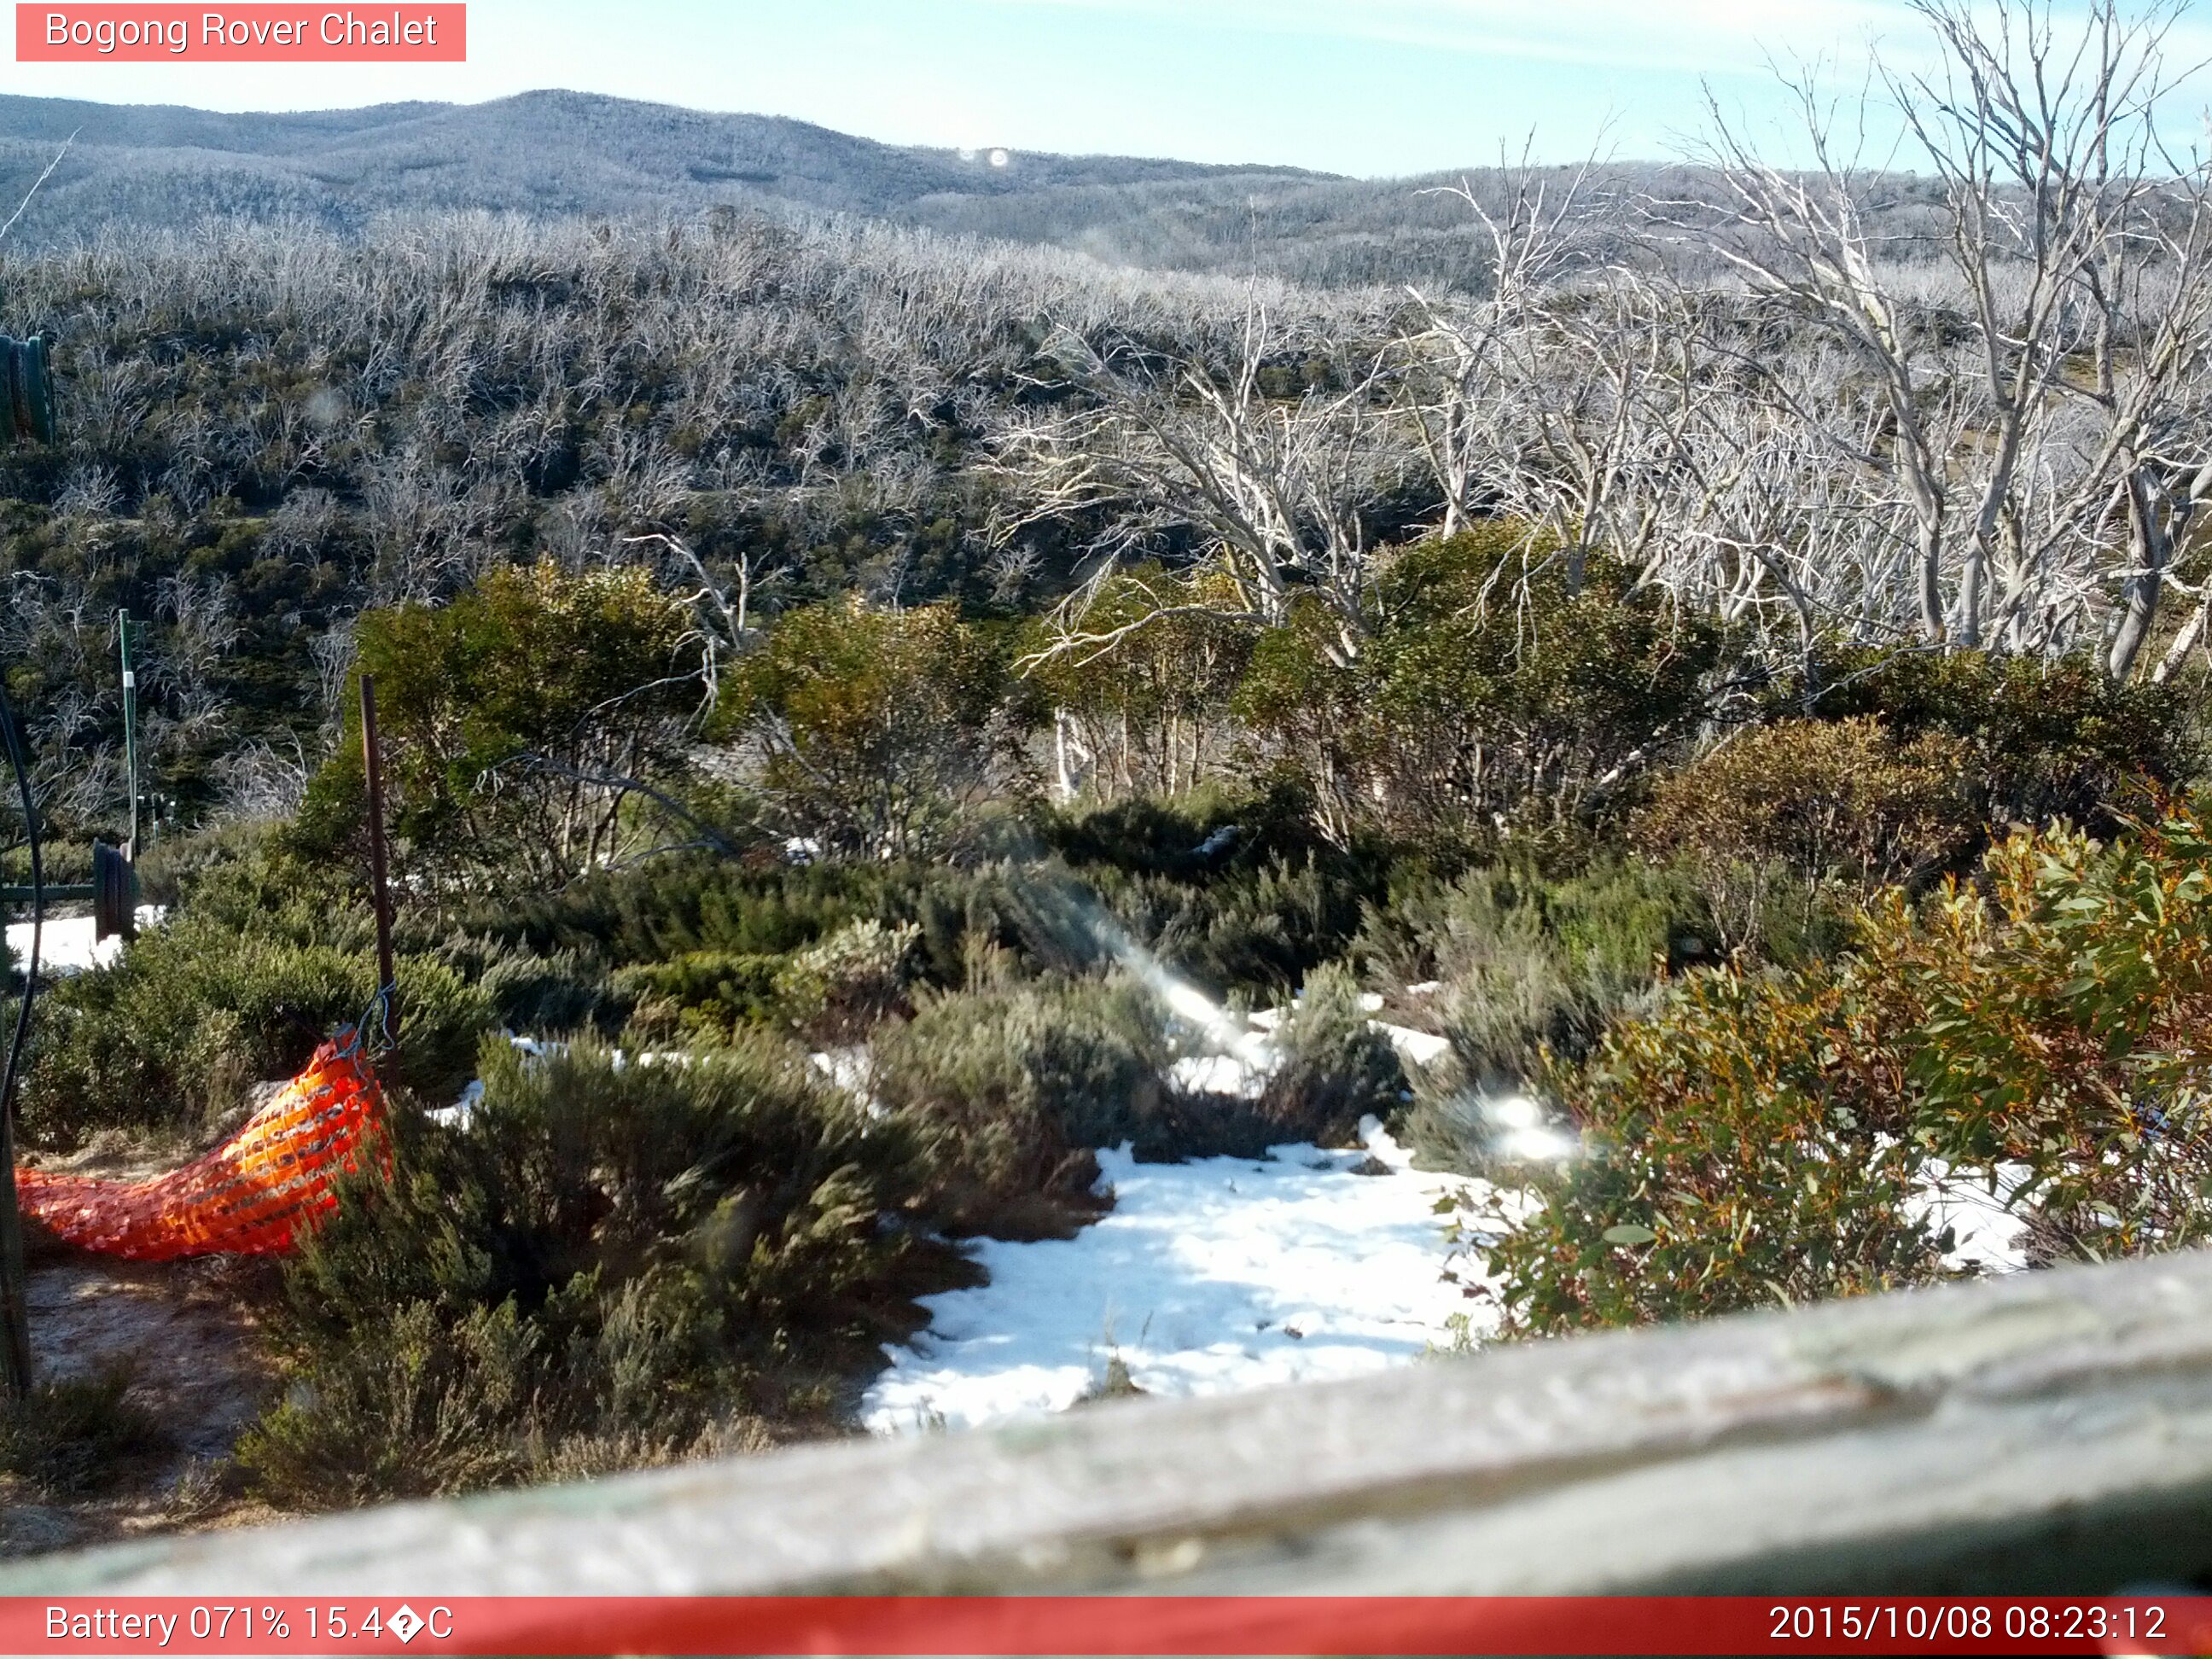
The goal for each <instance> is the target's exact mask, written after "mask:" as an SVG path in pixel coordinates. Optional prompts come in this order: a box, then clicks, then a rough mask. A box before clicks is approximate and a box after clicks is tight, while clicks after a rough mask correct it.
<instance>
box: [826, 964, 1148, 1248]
mask: <svg viewBox="0 0 2212 1659" xmlns="http://www.w3.org/2000/svg"><path fill="white" fill-rule="evenodd" d="M1175 1054H1176V1047H1175V1043H1174V1041H1173V1037H1172V1036H1171V1034H1170V1030H1169V1026H1168V1022H1167V1018H1166V1015H1165V1013H1164V1011H1163V1010H1162V1009H1161V1008H1160V1006H1158V1003H1157V1002H1156V1001H1155V1000H1153V998H1152V995H1151V994H1150V993H1148V992H1147V991H1146V990H1145V989H1144V988H1143V987H1141V986H1139V985H1137V984H1136V983H1134V982H1133V981H1127V980H1115V981H1073V982H1068V983H1060V984H1050V983H1047V984H1036V985H1012V986H1003V987H991V988H986V989H982V990H979V991H977V992H975V993H974V994H960V995H951V994H939V995H936V996H930V997H925V998H923V999H921V1002H920V1004H919V1006H917V1008H916V1009H915V1017H914V1018H912V1019H911V1020H909V1021H907V1022H906V1023H904V1024H899V1025H896V1026H892V1027H890V1028H888V1029H886V1030H882V1031H879V1032H878V1034H877V1037H876V1041H875V1043H874V1047H873V1051H872V1058H871V1061H870V1067H869V1082H868V1087H869V1088H870V1090H871V1091H872V1092H873V1093H874V1095H875V1096H876V1097H877V1098H878V1100H880V1101H881V1102H882V1103H883V1104H884V1106H885V1107H886V1108H887V1109H889V1111H890V1114H891V1117H892V1120H893V1121H895V1122H897V1123H900V1124H902V1125H903V1126H905V1127H908V1129H909V1130H910V1131H911V1132H912V1133H915V1134H916V1135H917V1136H919V1137H920V1138H921V1140H922V1141H923V1143H924V1144H925V1145H927V1146H928V1147H929V1148H930V1149H931V1152H932V1154H933V1158H932V1162H933V1171H932V1176H931V1180H932V1186H931V1188H930V1191H929V1193H928V1194H927V1198H926V1200H925V1206H926V1208H927V1210H928V1212H930V1213H931V1214H933V1216H935V1217H937V1218H939V1220H940V1221H941V1222H942V1224H943V1225H945V1226H947V1227H949V1228H951V1229H952V1230H953V1231H958V1232H969V1233H987V1234H991V1235H994V1236H995V1237H1008V1238H1024V1237H1053V1236H1056V1235H1062V1234H1065V1233H1067V1232H1070V1231H1073V1228H1074V1226H1075V1225H1080V1223H1081V1222H1082V1221H1084V1220H1087V1219H1089V1218H1091V1216H1092V1215H1093V1214H1095V1213H1096V1211H1097V1203H1096V1201H1095V1200H1093V1199H1092V1197H1091V1188H1092V1186H1093V1184H1094V1183H1095V1182H1097V1178H1098V1164H1097V1159H1096V1158H1094V1157H1093V1156H1092V1152H1093V1150H1094V1149H1095V1148H1097V1147H1099V1146H1114V1145H1116V1144H1118V1143H1120V1142H1121V1141H1123V1140H1132V1141H1134V1142H1136V1143H1138V1145H1139V1147H1140V1148H1141V1149H1143V1150H1146V1151H1154V1150H1156V1149H1158V1148H1160V1147H1162V1146H1164V1145H1165V1144H1167V1143H1168V1142H1169V1141H1170V1139H1172V1135H1173V1127H1172V1126H1173V1123H1174V1120H1175V1115H1176V1102H1175V1101H1174V1099H1173V1096H1172V1091H1171V1090H1170V1085H1168V1082H1167V1080H1166V1075H1165V1073H1166V1071H1167V1067H1168V1066H1169V1064H1170V1062H1171V1061H1172V1060H1173V1059H1174V1057H1175Z"/></svg>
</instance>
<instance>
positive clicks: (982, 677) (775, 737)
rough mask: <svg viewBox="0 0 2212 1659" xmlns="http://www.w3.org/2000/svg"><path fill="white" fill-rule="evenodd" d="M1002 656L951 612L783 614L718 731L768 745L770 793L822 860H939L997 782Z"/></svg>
mask: <svg viewBox="0 0 2212 1659" xmlns="http://www.w3.org/2000/svg"><path fill="white" fill-rule="evenodd" d="M1005 690H1006V664H1005V659H1004V652H1003V646H1002V642H1001V641H998V640H996V639H994V637H992V636H991V635H987V634H986V632H985V631H984V630H982V629H980V628H978V627H977V626H976V625H975V624H972V623H965V622H963V621H962V620H961V619H960V617H959V615H958V613H957V611H955V610H954V609H953V608H952V607H951V606H950V605H922V606H919V607H917V608H915V609H914V610H910V611H878V610H873V609H871V608H869V607H867V606H865V605H861V604H860V603H858V602H857V601H855V602H854V603H851V604H843V605H835V604H833V605H814V606H810V607H806V608H805V609H801V610H798V611H789V612H787V613H786V614H785V615H784V616H783V617H781V618H780V619H779V620H778V621H777V623H776V624H775V627H774V628H773V629H770V630H769V636H768V639H767V641H766V642H765V643H764V644H763V645H762V646H761V647H760V648H759V649H757V651H755V652H754V653H752V654H751V655H750V657H748V658H746V659H744V663H743V664H742V665H741V666H740V668H739V669H738V671H737V672H735V673H733V674H732V676H731V677H730V678H729V680H728V681H727V683H726V685H725V688H724V692H723V702H722V706H721V708H720V712H719V715H718V720H719V722H720V726H721V728H722V729H723V730H725V731H726V732H730V733H732V735H735V736H738V737H741V738H744V739H745V740H746V741H748V742H750V743H751V744H757V745H758V747H759V749H760V750H761V751H762V753H763V756H764V762H763V767H762V772H761V785H762V788H763V791H764V793H766V794H767V795H768V797H769V799H771V800H772V801H774V802H775V803H776V804H777V805H778V806H779V807H780V808H781V811H782V813H783V815H784V817H785V818H786V820H787V823H788V825H789V827H790V829H792V831H793V833H794V834H796V835H799V836H805V837H807V838H810V839H811V840H813V841H815V842H818V843H820V847H821V848H822V850H823V851H825V852H829V853H832V854H839V855H844V856H853V857H863V858H900V857H904V856H907V855H908V854H914V853H918V852H926V851H930V850H933V849H934V848H938V847H939V846H940V845H941V844H942V843H943V842H944V840H945V836H946V835H947V834H948V832H949V829H950V825H951V819H952V817H953V816H954V814H955V812H956V811H957V809H958V808H959V807H960V806H962V805H966V804H970V803H972V802H974V801H975V800H976V799H980V797H981V793H982V792H983V791H984V789H985V788H986V787H987V785H988V784H989V783H991V782H992V781H993V775H992V763H993V761H994V758H996V757H997V756H998V755H999V753H1000V750H1001V749H1002V747H1003V742H1002V739H1003V736H1004V734H1003V732H1001V731H1000V728H999V725H998V716H999V714H1000V704H1001V700H1002V698H1003V696H1004V695H1005Z"/></svg>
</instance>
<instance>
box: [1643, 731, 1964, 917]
mask: <svg viewBox="0 0 2212 1659" xmlns="http://www.w3.org/2000/svg"><path fill="white" fill-rule="evenodd" d="M1969 764H1970V756H1969V753H1968V750H1967V745H1966V743H1965V742H1964V741H1963V740H1962V739H1960V738H1956V737H1954V736H1952V735H1951V734H1950V733H1948V732H1940V731H1937V732H1923V733H1921V734H1920V735H1919V736H1917V737H1915V738H1911V739H1910V740H1909V741H1905V742H1902V743H1900V742H1899V741H1898V740H1897V739H1896V738H1895V736H1894V734H1893V733H1892V732H1890V730H1889V729H1888V728H1887V726H1884V725H1883V724H1882V723H1881V721H1880V720H1874V719H1871V718H1865V717H1861V718H1854V719H1850V720H1784V721H1779V722H1778V723H1776V724H1774V725H1771V726H1756V727H1753V728H1752V729H1750V730H1748V731H1746V732H1739V733H1738V734H1737V735H1735V737H1733V738H1730V739H1729V741H1728V742H1726V743H1725V744H1722V745H1721V746H1720V747H1719V748H1717V749H1714V750H1710V751H1708V752H1707V753H1706V754H1705V755H1703V756H1700V757H1699V758H1698V759H1697V760H1696V761H1694V762H1692V763H1691V764H1690V765H1688V766H1686V767H1684V768H1683V769H1681V770H1680V771H1678V772H1675V773H1674V774H1672V775H1669V776H1667V777H1664V778H1662V779H1660V780H1659V781H1657V782H1656V784H1655V785H1654V786H1653V787H1652V789H1651V794H1650V799H1649V801H1648V802H1647V803H1646V804H1645V805H1644V808H1643V810H1642V811H1640V812H1638V815H1637V817H1636V820H1635V823H1634V824H1633V835H1634V838H1635V840H1636V842H1638V845H1639V846H1641V847H1642V848H1644V850H1645V851H1647V852H1649V853H1650V854H1653V855H1654V856H1656V857H1659V858H1662V859H1672V860H1680V862H1681V863H1682V864H1684V865H1685V866H1686V867H1687V868H1689V869H1690V870H1692V871H1693V872H1696V874H1697V876H1698V878H1699V886H1700V888H1701V889H1702V890H1703V891H1704V893H1705V897H1706V900H1707V902H1708V904H1709V905H1710V907H1711V913H1712V915H1713V918H1714V920H1715V922H1716V924H1717V927H1719V930H1720V933H1721V937H1722V939H1723V943H1725V944H1727V945H1729V946H1730V947H1731V948H1736V949H1741V948H1756V947H1757V946H1759V945H1760V944H1761V943H1762V942H1763V939H1764V930H1765V925H1766V923H1767V921H1769V919H1770V916H1771V914H1772V912H1773V911H1774V910H1775V909H1776V908H1777V905H1776V900H1777V897H1778V895H1779V894H1781V893H1784V892H1788V891H1789V890H1791V889H1792V888H1794V889H1795V890H1796V893H1797V894H1798V895H1802V898H1803V901H1804V902H1805V904H1806V906H1807V907H1808V908H1807V909H1806V911H1805V913H1804V914H1803V915H1800V916H1798V917H1796V918H1795V919H1794V920H1795V921H1796V924H1797V927H1798V928H1799V929H1800V930H1803V929H1808V928H1810V927H1814V925H1815V922H1816V919H1817V914H1818V908H1819V904H1820V890H1821V889H1822V887H1823V886H1825V885H1827V884H1838V885H1841V886H1844V887H1845V888H1848V889H1850V890H1853V891H1855V892H1857V894H1860V895H1862V896H1863V895H1864V894H1865V893H1867V892H1869V891H1871V890H1873V889H1874V888H1875V887H1876V886H1879V885H1881V884H1883V883H1887V882H1902V881H1906V880H1908V879H1912V878H1920V877H1924V876H1927V875H1929V874H1932V873H1933V872H1935V871H1936V870H1937V869H1938V868H1940V867H1941V866H1942V865H1943V864H1944V863H1945V862H1946V861H1947V860H1949V859H1950V858H1951V857H1953V856H1954V854H1956V853H1957V852H1958V851H1959V849H1960V848H1963V847H1965V846H1966V845H1967V844H1968V843H1969V842H1971V841H1972V839H1973V836H1974V832H1975V829H1976V828H1977V826H1976V825H1975V824H1974V823H1972V822H1971V821H1970V820H1969V818H1968V817H1967V806H1966V794H1967V791H1966V775H1967V772H1968V769H1969ZM1793 877H1794V878H1796V879H1795V880H1794V881H1793V880H1792V879H1791V878H1793Z"/></svg>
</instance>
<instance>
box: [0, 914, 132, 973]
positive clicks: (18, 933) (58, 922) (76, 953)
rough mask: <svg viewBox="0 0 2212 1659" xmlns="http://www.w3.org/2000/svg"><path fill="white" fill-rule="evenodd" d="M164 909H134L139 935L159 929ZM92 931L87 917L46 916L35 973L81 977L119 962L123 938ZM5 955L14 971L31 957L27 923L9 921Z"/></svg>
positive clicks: (29, 927) (29, 931) (121, 954)
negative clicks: (106, 936) (80, 975)
mask: <svg viewBox="0 0 2212 1659" xmlns="http://www.w3.org/2000/svg"><path fill="white" fill-rule="evenodd" d="M166 915H168V911H167V908H165V907H164V906H161V905H159V904H142V905H140V906H139V907H138V927H139V930H140V931H141V932H143V931H144V930H146V929H147V928H149V927H159V926H161V919H162V918H163V917H164V916H166ZM95 932H96V930H95V929H94V926H93V919H92V918H91V917H90V916H48V917H47V918H46V926H45V927H44V929H43V930H42V932H41V933H40V938H39V973H40V975H41V976H42V977H43V976H44V975H49V974H82V973H87V972H89V971H90V970H91V969H95V968H112V967H113V966H114V965H115V964H116V963H118V962H120V961H121V960H122V959H123V947H124V943H125V941H124V939H123V938H122V936H121V935H120V934H112V935H110V936H109V937H108V938H106V939H95V938H94V933H95ZM8 954H9V959H10V960H11V961H13V962H14V963H15V966H16V967H17V968H18V969H21V966H22V965H23V963H24V962H25V961H26V960H27V959H28V957H29V956H30V954H31V924H30V923H29V922H27V921H11V922H9V924H8Z"/></svg>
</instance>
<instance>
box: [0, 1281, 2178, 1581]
mask: <svg viewBox="0 0 2212 1659" xmlns="http://www.w3.org/2000/svg"><path fill="white" fill-rule="evenodd" d="M2208 1568H2212V1255H2203V1254H2191V1255H2179V1256H2171V1257H2166V1258H2162V1259H2158V1260H2153V1261H2139V1262H2130V1263H2125V1264H2122V1265H2118V1266H2114V1267H2098V1268H2075V1269H2068V1270H2064V1271H2060V1272H2054V1273H2033V1274H2026V1275H2021V1276H2019V1277H2016V1278H2012V1279H2006V1280H2003V1281H2001V1282H1996V1283H1989V1284H1980V1285H1965V1286H1957V1287H1951V1288H1946V1289H1942V1290H1936V1291H1923V1292H1917V1293H1913V1294H1909V1295H1901V1296H1893V1297H1878V1298H1871V1299H1868V1300H1864V1301H1860V1302H1856V1303H1848V1304H1837V1305H1832V1306H1826V1307H1820V1308H1814V1309H1810V1310H1805V1311H1802V1312H1798V1313H1791V1314H1765V1315H1756V1316H1747V1317H1744V1318H1739V1319H1730V1320H1724V1321H1717V1322H1712V1323H1709V1324H1705V1325H1701V1326H1692V1327H1686V1328H1675V1329H1667V1330H1659V1331H1650V1332H1642V1333H1634V1334H1620V1335H1605V1336H1596V1337H1589V1338H1584V1339H1579V1340H1568V1341H1559V1342H1542V1343H1532V1344H1526V1345H1520V1346H1508V1347H1504V1348H1500V1349H1497V1350H1494V1351H1492V1352H1486V1353H1482V1354H1479V1355H1476V1356H1474V1357H1473V1358H1466V1359H1452V1360H1440V1361H1437V1362H1435V1363H1432V1364H1421V1365H1417V1366H1414V1367H1412V1368H1410V1369H1407V1370H1399V1371H1395V1372H1392V1373H1390V1374H1388V1375H1385V1376H1376V1377H1373V1378H1370V1379H1365V1380H1363V1381H1358V1382H1353V1383H1337V1384H1328V1385H1316V1386H1311V1387H1306V1388H1294V1389H1279V1390H1276V1391H1273V1392H1269V1393H1265V1394H1258V1395H1244V1396H1242V1397H1237V1398H1229V1399H1216V1400H1204V1401H1127V1402H1117V1403H1115V1404H1110V1405H1102V1406H1099V1407H1091V1408H1087V1409H1085V1410H1081V1411H1079V1412H1076V1413H1071V1414H1069V1415H1067V1416H1065V1417H1062V1418H1059V1419H1054V1420H1051V1421H1048V1422H1042V1423H1035V1424H1027V1425H1021V1426H1016V1427H1006V1428H1001V1429H997V1430H993V1431H977V1432H973V1433H968V1434H963V1435H951V1436H935V1437H918V1438H914V1439H908V1440H902V1441H895V1442H850V1443H838V1444H832V1445H826V1446H814V1447H807V1448H803V1449H797V1450H793V1451H789V1452H785V1453H781V1454H777V1455H769V1456H762V1457H752V1458H745V1459H739V1460H735V1461H732V1462H717V1463H708V1464H695V1465H690V1466H685V1467H681V1468H672V1469H666V1470H659V1471H655V1472H652V1473H648V1474H637V1475H630V1476H625V1477H623V1478H620V1479H615V1480H601V1481H597V1482H592V1483H588V1484H585V1485H580V1486H565V1487H556V1488H549V1489H541V1490H537V1491H531V1492H510V1493H502V1494H499V1495H495V1496H490V1497H484V1498H471V1499H466V1500H461V1501H457V1502H451V1503H438V1504H406V1505H399V1506H395V1507H392V1508H390V1509H385V1510H374V1511H370V1512H367V1513H362V1514H357V1515H349V1516H337V1517H333V1518H330V1519H325V1520H319V1521H313V1522H302V1523H299V1524H296V1525H290V1526H281V1527H271V1528H262V1529H258V1530H253V1531H239V1532H227V1533H216V1534H200V1535H196V1536H187V1537H178V1538H167V1539H161V1540H154V1541H144V1542H140V1543H135V1544H130V1545H124V1546H118V1547H108V1548H104V1549H99V1550H93V1551H88V1552H85V1553H77V1554H70V1555H57V1556H50V1557H46V1558H42V1559H33V1560H29V1561H25V1562H19V1563H16V1564H14V1565H10V1566H9V1567H7V1568H6V1569H4V1570H0V1593H7V1594H33V1593H53V1594H58V1593H67V1592H79V1593H82V1592H89V1591H95V1590H97V1591H100V1592H104V1593H110V1594H114V1593H136V1594H161V1593H207V1592H217V1591H221V1592H229V1593H237V1592H240V1591H244V1590H253V1591H261V1592H276V1591H283V1592H287V1593H298V1594H316V1595H319V1594H322V1593H325V1592H331V1593H337V1592H346V1593H350V1594H356V1595H366V1594H392V1593H405V1594H409V1595H453V1594H464V1593H475V1594H527V1593H560V1594H569V1595H577V1594H608V1595H619V1594H652V1593H659V1592H671V1591H673V1592H691V1593H718V1594H747V1593H750V1594H769V1593H787V1592H799V1591H836V1590H863V1589H865V1590H878V1591H926V1592H943V1591H970V1590H999V1589H1024V1590H1042V1589H1060V1590H1076V1589H1123V1588H1134V1587H1139V1586H1142V1587H1145V1588H1148V1589H1155V1590H1164V1589H1188V1590H1193V1591H1196V1590H1201V1589H1203V1590H1226V1591H1265V1590H1292V1591H1300V1592H1311V1591H1328V1590H1343V1591H1358V1592H1370V1593H1391V1592H1399V1591H1423V1592H1428V1593H1431V1594H1442V1593H1457V1592H1470V1593H1483V1592H1488V1593H1499V1592H1522V1593H1529V1592H1535V1593H1544V1592H1589V1591H1626V1590H1654V1591H1682V1590H1692V1591H1704V1590H1741V1591H1755V1592H1766V1591H1802V1592H1814V1591H1820V1590H1833V1591H1839V1592H1840V1591H1850V1592H1859V1593H1865V1592H1871V1591H1876V1590H1893V1591H1907V1590H1919V1591H1923V1592H1926V1591H1938V1590H1942V1591H1953V1590H1990V1591H1996V1590H2008V1589H2009V1590H2022V1591H2024V1590H2033V1591H2036V1592H2044V1593H2050V1592H2057V1591H2064V1590H2072V1591H2082V1592H2089V1591H2111V1590H2113V1589H2118V1588H2120V1587H2122V1586H2124V1585H2129V1584H2134V1583H2142V1582H2143V1581H2145V1580H2151V1579H2162V1580H2167V1581H2172V1580H2174V1579H2179V1578H2188V1577H2196V1576H2197V1575H2199V1574H2202V1573H2203V1572H2204V1571H2206V1569H2208Z"/></svg>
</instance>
